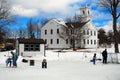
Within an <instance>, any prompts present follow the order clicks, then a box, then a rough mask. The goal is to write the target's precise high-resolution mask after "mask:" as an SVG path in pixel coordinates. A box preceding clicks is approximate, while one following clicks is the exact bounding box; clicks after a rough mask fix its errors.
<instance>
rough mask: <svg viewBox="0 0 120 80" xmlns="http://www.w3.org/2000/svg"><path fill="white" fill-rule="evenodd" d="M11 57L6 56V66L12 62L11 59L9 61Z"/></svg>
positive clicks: (9, 65)
mask: <svg viewBox="0 0 120 80" xmlns="http://www.w3.org/2000/svg"><path fill="white" fill-rule="evenodd" d="M11 60H12V59H11V58H10V57H8V58H7V59H6V67H11V64H12V61H11Z"/></svg>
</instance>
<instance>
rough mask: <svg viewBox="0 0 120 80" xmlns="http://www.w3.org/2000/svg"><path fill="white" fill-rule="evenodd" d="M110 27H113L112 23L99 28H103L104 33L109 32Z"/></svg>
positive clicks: (109, 22)
mask: <svg viewBox="0 0 120 80" xmlns="http://www.w3.org/2000/svg"><path fill="white" fill-rule="evenodd" d="M112 26H113V23H112V21H108V22H106V23H104V25H103V26H101V27H100V28H103V29H104V30H105V31H106V32H108V31H109V30H113V28H112Z"/></svg>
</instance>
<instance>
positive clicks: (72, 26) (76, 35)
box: [60, 22, 88, 50]
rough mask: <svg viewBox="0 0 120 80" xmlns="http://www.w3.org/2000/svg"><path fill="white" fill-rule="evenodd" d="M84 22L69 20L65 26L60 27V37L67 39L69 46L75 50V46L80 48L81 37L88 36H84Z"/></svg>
mask: <svg viewBox="0 0 120 80" xmlns="http://www.w3.org/2000/svg"><path fill="white" fill-rule="evenodd" d="M84 24H85V23H80V22H69V23H66V25H67V26H63V27H62V32H61V33H60V37H61V38H63V39H64V40H68V42H70V44H69V46H70V47H72V48H73V50H75V48H81V45H82V43H81V41H82V39H83V38H87V37H88V36H84V30H82V26H83V25H84Z"/></svg>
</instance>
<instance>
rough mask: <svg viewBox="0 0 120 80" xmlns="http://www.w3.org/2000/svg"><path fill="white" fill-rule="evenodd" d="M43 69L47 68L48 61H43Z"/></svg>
mask: <svg viewBox="0 0 120 80" xmlns="http://www.w3.org/2000/svg"><path fill="white" fill-rule="evenodd" d="M42 68H47V61H46V59H43V61H42Z"/></svg>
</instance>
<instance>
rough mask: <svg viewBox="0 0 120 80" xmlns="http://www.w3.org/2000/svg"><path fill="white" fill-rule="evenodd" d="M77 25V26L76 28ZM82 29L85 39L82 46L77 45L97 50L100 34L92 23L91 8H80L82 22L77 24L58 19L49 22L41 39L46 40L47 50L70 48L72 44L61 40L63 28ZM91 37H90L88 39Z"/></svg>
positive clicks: (42, 30)
mask: <svg viewBox="0 0 120 80" xmlns="http://www.w3.org/2000/svg"><path fill="white" fill-rule="evenodd" d="M76 24H77V26H76ZM71 25H73V26H74V27H80V28H79V29H81V30H82V31H83V33H84V38H83V39H81V40H80V41H81V42H80V44H76V46H79V47H81V48H97V47H98V32H97V28H96V26H95V25H94V24H93V22H92V15H91V10H90V8H89V7H81V8H80V21H79V22H77V23H75V22H74V23H65V22H62V21H60V20H58V19H51V20H49V21H48V22H47V23H46V24H45V25H44V26H43V27H42V29H41V38H42V39H44V40H45V42H46V47H47V48H53V49H55V48H70V47H71V46H70V42H68V41H67V39H66V40H65V39H63V38H61V37H60V36H59V35H60V33H61V32H62V31H63V29H62V28H63V27H70V26H71ZM87 36H89V37H87Z"/></svg>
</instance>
